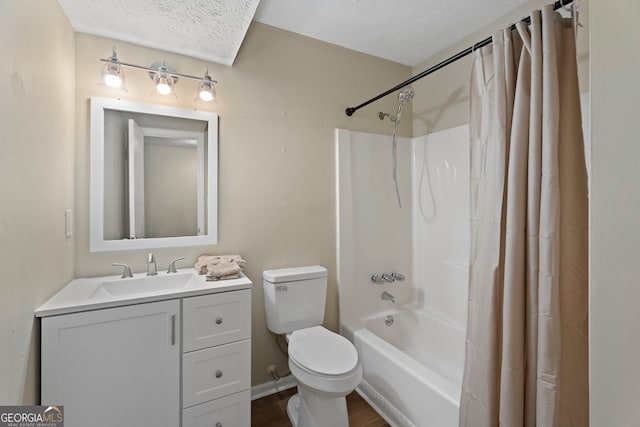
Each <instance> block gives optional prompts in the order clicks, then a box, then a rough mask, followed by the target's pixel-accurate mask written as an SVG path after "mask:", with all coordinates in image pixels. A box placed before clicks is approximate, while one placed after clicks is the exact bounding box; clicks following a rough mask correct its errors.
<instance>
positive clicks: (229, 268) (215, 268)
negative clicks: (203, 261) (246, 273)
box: [207, 261, 242, 277]
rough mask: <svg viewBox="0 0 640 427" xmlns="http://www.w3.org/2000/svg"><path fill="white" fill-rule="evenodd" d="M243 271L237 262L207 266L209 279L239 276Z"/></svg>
mask: <svg viewBox="0 0 640 427" xmlns="http://www.w3.org/2000/svg"><path fill="white" fill-rule="evenodd" d="M241 271H242V269H241V268H240V266H239V265H238V264H237V263H236V262H235V261H229V262H221V263H218V264H209V265H207V277H221V276H228V275H230V274H239V273H240V272H241Z"/></svg>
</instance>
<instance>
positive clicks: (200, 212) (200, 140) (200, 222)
mask: <svg viewBox="0 0 640 427" xmlns="http://www.w3.org/2000/svg"><path fill="white" fill-rule="evenodd" d="M140 130H141V131H142V134H143V140H144V137H153V138H167V139H175V140H189V141H192V140H195V141H196V158H197V164H198V170H197V182H196V235H197V236H203V235H205V234H206V226H205V222H206V221H205V220H206V216H205V179H206V178H207V176H206V175H207V174H206V169H205V166H206V162H205V138H204V133H203V132H196V131H188V130H175V129H162V128H152V127H143V126H141V127H140ZM140 179H142V180H143V181H144V169H143V175H142V176H141V178H140ZM142 204H143V206H144V192H143V193H142ZM142 222H143V223H144V210H143V216H142ZM137 229H138V224H137V223H136V231H137ZM142 230H143V232H144V224H143V227H142ZM138 237H140V236H139V235H138Z"/></svg>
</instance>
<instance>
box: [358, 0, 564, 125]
mask: <svg viewBox="0 0 640 427" xmlns="http://www.w3.org/2000/svg"><path fill="white" fill-rule="evenodd" d="M571 3H573V0H564V1H563V0H559V1H557V2H555V3H554V4H553V10H558V9H560V8H561V7H564V6H567V5H569V4H571ZM521 21H522V22H526V23H527V24H530V23H531V17H529V16H527V17H526V18H523V19H521ZM509 28H510V29H511V30H514V29H515V28H516V24H512V25H511V26H510V27H509ZM491 41H492V38H491V36H489V37H487V38H486V39H484V40H482V41H479V42H478V43H475V44H473V45H472V46H470V47H468V48H466V49H465V50H463V51H461V52H458V53H456V54H455V55H453V56H452V57H450V58H448V59H445V60H444V61H442V62H440V63H438V64H436V65H434V66H433V67H431V68H429V69H426V70H424V71H423V72H421V73H420V74H416V75H415V76H413V77H411V78H410V79H409V80H405V81H404V82H402V83H400V84H397V85H395V86H394V87H392V88H391V89H389V90H387V91H385V92H383V93H381V94H380V95H378V96H374V97H373V98H371V99H370V100H368V101H365V102H363V103H362V104H360V105H358V106H356V107H349V108H347V109H346V110H345V113H346V114H347V116H349V117H351V116H352V115H353V113H355V112H356V111H358V110H359V109H361V108H362V107H365V106H367V105H369V104H371V103H372V102H374V101H377V100H378V99H380V98H383V97H385V96H387V95H389V94H390V93H392V92H395V91H397V90H398V89H402V88H403V87H405V86H407V85H410V84H411V83H413V82H415V81H416V80H420V79H421V78H423V77H426V76H428V75H429V74H431V73H433V72H434V71H438V70H439V69H440V68H444V67H446V66H447V65H449V64H451V63H453V62H456V61H457V60H458V59H460V58H463V57H465V56H467V55H469V54H470V53H472V52H474V51H475V50H476V49H479V48H481V47H484V46H486V45H488V44H491Z"/></svg>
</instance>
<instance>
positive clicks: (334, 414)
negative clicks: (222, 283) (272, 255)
mask: <svg viewBox="0 0 640 427" xmlns="http://www.w3.org/2000/svg"><path fill="white" fill-rule="evenodd" d="M262 276H263V282H262V283H263V291H264V301H265V310H266V315H267V327H268V328H269V330H270V331H272V332H274V333H276V334H286V336H287V341H288V342H289V348H288V355H289V369H290V370H291V374H292V375H293V377H294V378H295V379H296V383H297V385H298V393H297V394H295V395H294V396H292V397H291V399H289V402H288V404H287V414H288V416H289V420H290V421H291V424H293V426H294V427H348V426H349V417H348V416H347V403H346V399H345V396H346V395H347V394H349V393H351V392H352V391H353V390H355V388H356V387H357V386H358V384H359V383H360V381H361V380H362V367H361V366H360V362H359V360H358V352H357V351H356V349H355V347H354V346H353V344H351V342H349V340H347V339H346V338H344V337H343V336H341V335H338V334H336V333H334V332H331V331H329V330H328V329H325V328H324V327H322V326H320V325H321V324H322V320H323V318H324V307H325V299H326V287H327V270H326V269H325V268H324V267H321V266H310V267H297V268H285V269H279V270H266V271H264V272H263V275H262Z"/></svg>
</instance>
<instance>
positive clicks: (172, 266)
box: [167, 257, 184, 274]
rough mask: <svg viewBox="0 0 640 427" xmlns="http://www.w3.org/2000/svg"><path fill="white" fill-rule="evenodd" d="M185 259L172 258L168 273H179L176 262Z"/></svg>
mask: <svg viewBox="0 0 640 427" xmlns="http://www.w3.org/2000/svg"><path fill="white" fill-rule="evenodd" d="M183 259H184V257H180V258H176V259H172V260H171V262H170V263H169V269H168V270H167V274H169V273H177V272H178V270H176V262H178V261H182V260H183Z"/></svg>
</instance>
